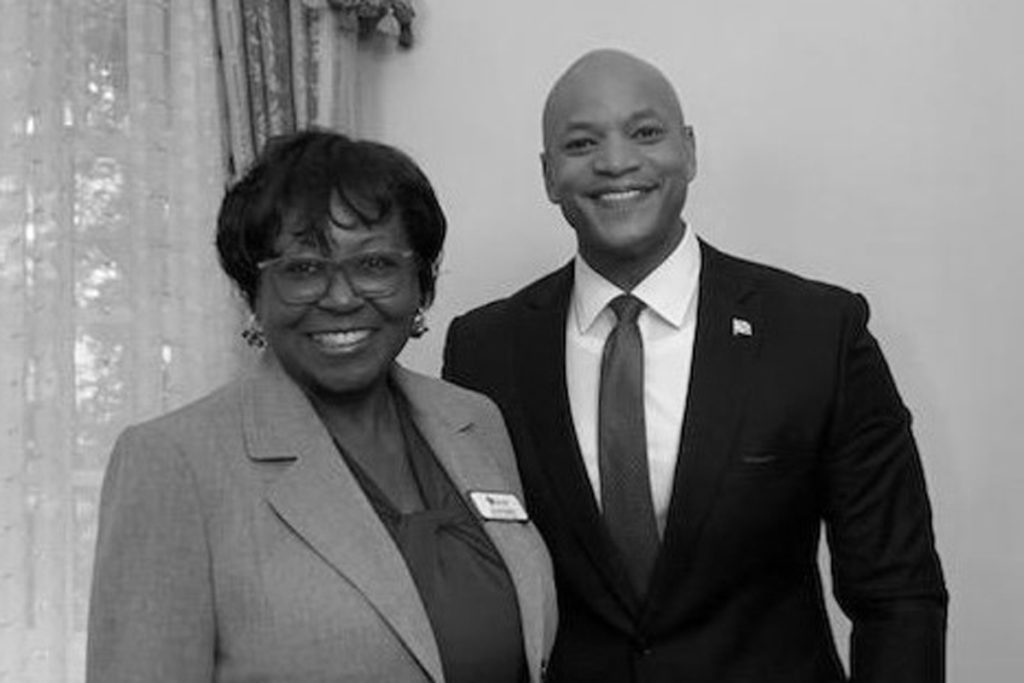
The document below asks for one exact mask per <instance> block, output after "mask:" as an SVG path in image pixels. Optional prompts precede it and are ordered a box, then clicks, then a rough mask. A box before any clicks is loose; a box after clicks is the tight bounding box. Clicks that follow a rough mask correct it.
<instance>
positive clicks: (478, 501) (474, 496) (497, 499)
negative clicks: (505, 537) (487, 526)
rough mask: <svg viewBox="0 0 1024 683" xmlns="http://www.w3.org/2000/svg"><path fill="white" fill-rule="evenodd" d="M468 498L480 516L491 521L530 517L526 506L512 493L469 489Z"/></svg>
mask: <svg viewBox="0 0 1024 683" xmlns="http://www.w3.org/2000/svg"><path fill="white" fill-rule="evenodd" d="M469 499H470V500H471V501H473V505H475V506H476V510H477V512H479V513H480V516H481V517H483V518H484V519H486V520H489V521H492V522H526V521H529V519H530V517H529V515H527V514H526V508H524V507H523V504H522V503H520V502H519V499H518V498H516V496H515V494H512V493H498V492H494V491H470V492H469Z"/></svg>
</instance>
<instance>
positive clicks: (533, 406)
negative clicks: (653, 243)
mask: <svg viewBox="0 0 1024 683" xmlns="http://www.w3.org/2000/svg"><path fill="white" fill-rule="evenodd" d="M572 282H573V276H572V264H571V263H570V264H568V265H566V266H564V267H563V268H562V269H561V270H560V271H558V272H557V273H556V274H555V276H554V277H553V279H552V280H550V281H549V282H548V283H547V287H545V288H544V289H543V290H541V291H538V292H534V293H533V296H532V297H531V298H530V299H529V300H528V301H527V302H526V305H525V306H524V308H523V309H522V311H521V324H519V325H517V329H518V330H519V337H518V338H517V340H516V349H517V353H518V358H517V362H516V368H517V369H518V370H519V372H518V373H517V381H518V382H519V385H518V387H517V395H518V396H519V397H520V399H521V400H520V404H521V405H523V406H524V411H525V415H526V419H527V422H528V423H529V427H530V432H531V435H532V437H533V445H534V448H533V449H532V452H531V453H529V454H520V457H524V455H525V457H530V458H532V459H534V460H535V461H536V462H535V463H534V464H535V466H538V467H540V468H541V469H542V470H543V471H544V473H545V475H546V477H547V479H548V481H549V482H551V489H552V490H554V491H558V492H559V495H558V501H559V502H560V503H561V513H562V518H563V519H565V520H567V522H568V524H569V526H570V527H571V528H572V530H573V532H574V533H575V534H576V536H577V537H578V538H579V540H580V542H581V544H582V546H583V547H584V549H585V550H586V552H587V554H588V555H589V557H590V561H591V563H592V565H593V567H594V568H595V570H596V571H597V572H598V573H599V574H600V575H601V576H602V577H603V578H604V580H605V583H606V585H607V586H608V589H609V591H610V593H611V594H612V595H614V596H615V597H616V599H617V600H618V601H619V602H620V603H621V606H622V607H623V608H625V609H626V611H627V612H635V611H636V609H637V608H638V606H639V603H638V599H637V597H636V596H635V595H634V594H633V590H632V588H631V584H630V579H629V575H628V573H627V571H626V568H625V566H623V563H622V562H621V561H620V560H619V555H618V551H617V550H615V547H614V545H613V544H612V540H611V537H610V536H609V535H608V532H607V529H606V528H605V525H604V521H603V520H602V518H601V512H600V510H599V509H598V506H597V501H596V499H595V498H594V490H593V489H592V488H591V486H590V480H589V478H588V477H587V473H586V470H585V468H584V466H583V457H582V455H581V454H580V450H579V442H578V441H577V438H576V430H575V428H574V427H573V423H572V413H571V411H570V408H569V392H568V389H567V388H566V385H565V325H566V321H567V316H568V312H569V304H570V295H571V292H572Z"/></svg>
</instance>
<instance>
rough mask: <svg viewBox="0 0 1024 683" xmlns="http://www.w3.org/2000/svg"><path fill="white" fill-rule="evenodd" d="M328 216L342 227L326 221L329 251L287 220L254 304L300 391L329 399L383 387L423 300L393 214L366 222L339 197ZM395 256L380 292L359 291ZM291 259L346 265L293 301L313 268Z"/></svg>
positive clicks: (405, 240)
mask: <svg viewBox="0 0 1024 683" xmlns="http://www.w3.org/2000/svg"><path fill="white" fill-rule="evenodd" d="M332 213H333V214H334V217H335V218H336V219H339V222H341V223H342V224H343V225H344V226H345V227H338V226H337V225H333V224H332V225H331V226H330V233H329V236H328V237H329V242H330V249H331V252H330V253H328V254H324V253H323V251H322V250H321V249H320V248H318V247H317V246H316V244H315V242H314V241H313V239H312V236H311V235H309V234H308V232H307V231H305V230H304V228H305V226H303V225H299V224H295V223H296V222H295V221H292V222H291V223H292V224H291V225H289V224H287V223H286V225H285V227H284V228H283V229H282V232H281V235H280V236H279V237H278V239H277V242H276V243H275V250H276V252H277V253H278V254H279V255H280V256H282V257H286V260H284V261H285V262H284V263H282V262H281V261H282V259H278V264H277V265H276V266H275V265H271V266H268V267H265V268H264V269H263V271H262V273H261V275H260V284H259V291H258V294H257V297H256V307H255V308H256V317H257V318H258V319H259V321H260V323H261V325H262V326H263V331H264V334H265V335H266V339H267V347H268V349H269V350H270V352H272V353H273V354H274V355H275V356H276V357H277V359H278V360H279V361H280V363H281V365H282V367H283V368H284V369H285V371H286V372H287V373H288V375H289V376H290V377H291V378H292V379H293V380H294V381H295V382H296V383H298V385H299V386H300V387H302V388H303V390H305V391H306V392H307V393H308V394H310V395H312V396H313V397H314V398H317V399H320V400H322V401H326V402H332V401H338V400H345V399H347V398H352V397H355V396H357V395H359V394H363V393H366V392H369V391H371V390H373V389H374V388H376V387H379V386H382V384H383V382H384V380H385V378H386V377H387V372H388V369H389V367H390V365H391V362H392V361H393V360H394V359H395V357H396V356H397V355H398V353H399V352H400V351H401V350H402V347H403V346H405V343H406V341H407V340H408V339H409V333H410V329H411V325H412V319H413V316H414V315H415V313H416V310H417V308H418V307H419V304H420V300H421V299H420V287H419V282H418V279H417V277H416V262H415V259H413V258H411V256H410V255H411V251H412V249H411V246H410V244H409V240H408V237H407V235H406V230H405V226H404V224H403V221H402V219H401V218H400V216H399V215H398V213H399V212H398V211H392V213H391V216H390V217H389V218H388V219H387V220H384V221H380V222H378V223H375V224H374V225H372V226H369V227H367V226H366V225H364V224H363V223H362V222H361V221H359V220H358V218H357V217H356V216H355V215H354V214H352V213H351V212H349V211H348V210H346V209H345V208H344V207H343V206H340V205H339V204H338V203H337V202H335V203H334V205H333V206H332ZM304 233H305V234H304ZM363 255H365V258H363ZM397 255H402V256H403V258H402V259H400V260H399V262H400V264H401V265H400V266H399V270H398V271H396V272H397V274H396V273H392V274H391V276H390V277H391V285H390V286H388V287H385V288H384V290H383V291H384V292H385V294H383V295H381V294H380V292H377V291H366V292H364V293H362V294H361V293H360V291H359V288H360V287H365V286H366V284H367V281H366V278H369V283H370V285H371V286H372V285H373V278H376V277H379V273H380V272H382V271H380V269H379V264H387V263H391V264H393V263H394V261H391V260H388V259H392V258H393V257H395V256H397ZM294 257H314V258H317V257H326V258H328V259H330V260H331V261H334V262H339V260H344V261H345V262H346V263H347V266H346V268H344V269H338V268H334V269H333V275H328V279H329V284H328V286H327V287H326V289H325V291H323V293H322V295H320V296H318V297H315V298H313V299H312V300H309V301H299V302H296V301H295V299H296V296H295V293H296V291H303V286H302V284H301V280H302V279H303V278H305V277H306V274H307V273H308V272H310V271H311V270H312V269H311V268H310V264H309V263H305V264H303V262H302V261H293V260H291V259H292V258H294ZM389 267H392V269H393V266H389ZM353 280H354V281H355V287H354V286H353ZM296 282H298V283H299V284H296ZM314 289H315V288H314ZM305 291H306V292H307V293H306V294H305V295H303V296H302V297H300V298H302V299H308V298H309V295H308V291H309V290H308V288H307V289H306V290H305Z"/></svg>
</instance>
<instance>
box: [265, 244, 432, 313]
mask: <svg viewBox="0 0 1024 683" xmlns="http://www.w3.org/2000/svg"><path fill="white" fill-rule="evenodd" d="M415 258H416V254H415V252H413V251H412V250H411V249H409V250H405V251H399V250H378V251H364V252H360V253H358V254H350V255H348V256H343V257H341V258H338V259H329V258H325V257H323V256H312V255H310V256H289V255H286V256H278V257H277V258H272V259H267V260H266V261H261V262H260V263H258V264H257V267H258V268H259V269H260V270H261V271H266V272H267V274H268V275H269V276H270V281H271V282H272V283H273V286H274V289H275V290H276V291H277V295H278V296H279V297H280V298H281V300H282V301H284V302H285V303H289V304H309V303H313V302H314V301H319V300H320V299H321V298H322V297H323V296H324V295H325V294H327V291H328V290H329V289H330V288H331V283H333V282H334V278H335V277H336V276H337V275H338V273H339V272H340V273H341V274H342V275H344V276H345V281H346V282H347V283H348V286H349V287H350V288H351V289H352V292H353V293H354V294H356V295H357V296H360V297H362V298H364V299H379V298H382V297H387V296H391V295H393V294H395V293H397V292H398V291H400V290H401V289H402V288H403V287H406V286H408V285H409V284H410V280H411V277H412V274H413V272H414V271H413V268H411V267H410V266H411V265H412V263H413V261H414V260H415Z"/></svg>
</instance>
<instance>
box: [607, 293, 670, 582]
mask: <svg viewBox="0 0 1024 683" xmlns="http://www.w3.org/2000/svg"><path fill="white" fill-rule="evenodd" d="M609 306H610V307H611V309H612V310H613V311H614V312H615V316H616V318H617V321H616V323H615V327H614V329H612V331H611V333H610V334H609V335H608V339H607V340H606V341H605V344H604V352H603V354H602V357H601V388H600V394H599V398H598V441H597V450H598V462H599V465H600V470H601V507H602V513H603V515H604V520H605V524H606V525H607V527H608V531H609V533H610V534H611V537H612V540H613V541H614V543H615V545H616V546H617V547H618V549H619V553H620V554H621V556H622V559H623V560H624V561H625V563H626V568H627V569H628V570H629V574H630V578H631V579H632V581H633V586H634V588H635V589H636V592H637V595H638V596H639V597H640V598H641V599H642V598H643V597H644V595H645V594H646V592H647V584H648V582H649V581H650V577H651V569H652V568H653V567H654V560H655V558H656V557H657V555H658V527H657V522H656V521H655V518H654V504H653V502H652V501H651V483H650V478H649V475H648V468H647V434H646V432H645V430H644V345H643V339H642V338H641V337H640V329H639V328H638V327H637V323H636V319H637V316H638V315H639V314H640V311H641V309H643V307H644V304H643V302H642V301H640V300H639V299H637V298H636V297H633V296H630V295H628V294H623V295H621V296H618V297H616V298H615V299H613V300H612V302H611V303H610V304H609Z"/></svg>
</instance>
